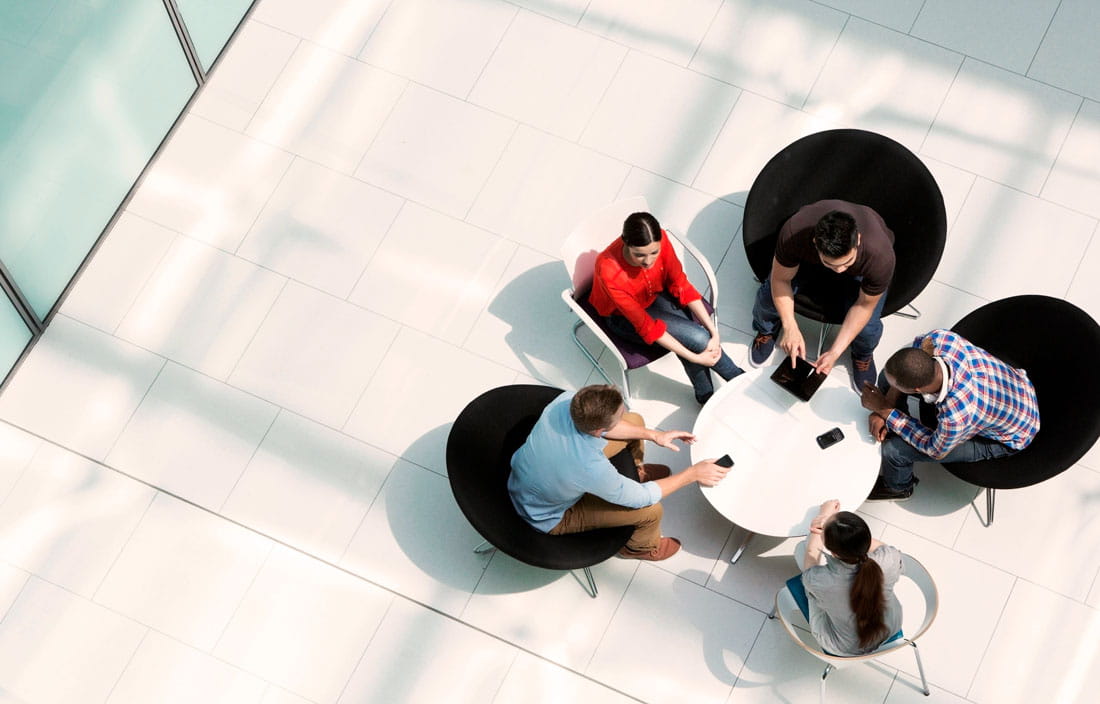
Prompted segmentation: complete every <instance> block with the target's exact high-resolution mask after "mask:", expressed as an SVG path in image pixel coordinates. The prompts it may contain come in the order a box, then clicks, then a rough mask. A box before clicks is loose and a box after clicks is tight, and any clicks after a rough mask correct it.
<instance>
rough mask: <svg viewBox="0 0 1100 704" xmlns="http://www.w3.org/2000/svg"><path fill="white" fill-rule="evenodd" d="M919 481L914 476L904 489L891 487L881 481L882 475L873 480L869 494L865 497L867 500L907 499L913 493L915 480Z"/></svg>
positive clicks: (915, 484)
mask: <svg viewBox="0 0 1100 704" xmlns="http://www.w3.org/2000/svg"><path fill="white" fill-rule="evenodd" d="M918 481H920V480H918V479H917V478H916V477H913V483H912V484H910V485H909V486H907V487H905V488H904V489H891V488H890V487H888V486H886V482H884V481H882V477H879V478H878V479H876V480H875V486H874V488H872V489H871V495H870V496H868V497H867V500H868V501H908V500H909V497H911V496H912V495H913V489H914V488H916V486H917V482H918Z"/></svg>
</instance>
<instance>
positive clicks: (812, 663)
mask: <svg viewBox="0 0 1100 704" xmlns="http://www.w3.org/2000/svg"><path fill="white" fill-rule="evenodd" d="M787 559H790V557H789V556H788V558H787ZM791 564H792V565H793V564H794V560H791ZM777 588H778V586H777ZM772 597H773V598H772V604H771V605H770V606H769V607H768V608H769V610H770V609H771V606H774V604H775V600H774V597H775V594H774V592H773V593H772ZM824 669H825V663H823V662H822V661H820V660H818V659H817V658H815V657H813V656H812V655H810V654H809V653H807V652H806V651H804V650H802V648H800V647H799V646H798V644H796V643H795V642H794V641H792V640H791V637H790V635H789V634H788V633H787V631H786V629H784V628H783V624H782V623H780V621H779V619H778V618H775V619H767V618H765V619H764V627H763V628H762V629H760V636H759V637H758V638H757V639H756V643H755V644H754V645H753V647H752V653H751V654H750V655H749V658H748V662H746V663H745V667H744V669H743V670H742V671H741V677H740V678H739V679H738V680H737V684H736V685H734V687H733V692H732V693H731V694H730V697H729V699H727V700H726V701H727V703H728V704H752V703H753V702H760V703H761V704H764V703H765V702H814V701H817V697H818V692H819V691H820V689H821V673H822V672H823V671H824ZM891 684H894V670H893V669H892V668H887V667H883V666H882V665H880V664H877V663H876V664H867V663H852V664H851V665H848V666H847V667H843V668H840V669H838V670H835V671H834V672H832V673H830V674H829V679H828V681H827V683H826V693H827V695H826V696H827V701H830V702H880V701H882V700H883V698H884V697H885V696H886V692H887V691H888V690H889V689H890V686H891ZM895 686H897V685H896V684H895ZM922 699H923V697H922Z"/></svg>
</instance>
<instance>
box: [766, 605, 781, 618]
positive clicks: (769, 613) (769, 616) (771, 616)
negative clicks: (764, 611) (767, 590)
mask: <svg viewBox="0 0 1100 704" xmlns="http://www.w3.org/2000/svg"><path fill="white" fill-rule="evenodd" d="M778 608H779V607H778V606H773V607H772V610H771V611H769V612H768V618H775V612H776V610H777V609H778Z"/></svg>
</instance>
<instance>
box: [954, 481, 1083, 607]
mask: <svg viewBox="0 0 1100 704" xmlns="http://www.w3.org/2000/svg"><path fill="white" fill-rule="evenodd" d="M1097 494H1100V476H1098V475H1097V473H1096V472H1093V471H1091V470H1088V469H1085V468H1084V467H1077V466H1075V467H1071V468H1070V469H1069V470H1067V471H1065V472H1063V473H1061V474H1059V475H1057V476H1055V477H1053V478H1051V479H1048V480H1047V481H1045V482H1042V483H1040V484H1036V485H1034V486H1029V487H1025V488H1023V489H1013V490H1003V491H998V492H997V493H996V502H997V506H996V507H997V510H996V513H995V514H994V518H995V520H994V521H993V525H992V526H990V527H988V528H986V527H985V526H983V525H982V524H981V522H980V521H979V520H977V518H976V517H973V516H972V517H970V518H968V519H967V521H966V524H965V525H964V526H963V529H962V533H960V534H959V539H958V541H956V543H955V549H956V550H957V551H959V552H960V553H963V554H965V555H970V556H972V557H974V558H976V559H979V560H981V561H982V562H988V563H989V564H991V565H994V566H996V567H1000V568H1001V569H1002V570H1005V571H1006V572H1011V573H1012V574H1015V575H1017V576H1018V577H1020V578H1022V579H1026V580H1028V581H1029V582H1032V583H1033V584H1036V585H1038V586H1041V587H1045V588H1047V589H1050V590H1051V591H1054V592H1058V593H1060V594H1064V595H1065V596H1068V597H1070V598H1071V599H1075V600H1077V601H1085V599H1087V598H1088V594H1089V589H1090V588H1091V587H1092V583H1093V579H1094V578H1095V577H1096V572H1097V570H1098V569H1100V516H1097V514H1096V507H1095V505H1094V504H1093V502H1092V501H1091V500H1090V497H1092V496H1096V495H1097ZM983 496H984V494H983ZM983 503H984V501H983ZM982 509H983V517H984V506H983V507H982ZM1025 517H1026V518H1025ZM1021 519H1023V520H1021ZM1035 526H1044V529H1043V530H1042V531H1038V530H1035ZM1023 555H1027V556H1028V559H1026V560H1025V559H1022V556H1023Z"/></svg>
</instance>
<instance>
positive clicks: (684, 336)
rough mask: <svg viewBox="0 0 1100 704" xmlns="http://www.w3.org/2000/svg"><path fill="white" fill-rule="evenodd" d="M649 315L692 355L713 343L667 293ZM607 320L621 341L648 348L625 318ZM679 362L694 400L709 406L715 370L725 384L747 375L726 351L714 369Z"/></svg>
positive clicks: (650, 309) (684, 360)
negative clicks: (662, 324) (661, 323)
mask: <svg viewBox="0 0 1100 704" xmlns="http://www.w3.org/2000/svg"><path fill="white" fill-rule="evenodd" d="M646 313H648V314H649V315H650V316H651V317H653V318H654V319H656V320H662V321H664V323H665V326H666V328H667V330H668V334H669V335H672V337H673V338H675V339H676V341H677V342H679V343H680V344H681V345H683V346H684V347H686V348H688V349H689V350H691V351H692V352H702V351H703V350H705V349H706V348H707V344H708V343H710V333H709V332H708V331H707V329H706V328H705V327H703V326H702V325H700V324H699V323H697V322H695V320H694V319H693V318H692V317H691V313H689V312H688V311H687V310H685V309H684V308H682V307H680V304H679V303H678V302H677V301H676V299H674V298H673V297H672V296H670V295H668V294H667V293H659V294H657V299H656V300H654V301H653V303H652V305H650V306H649V308H646ZM605 320H606V321H607V326H608V327H609V328H611V331H612V332H613V333H615V334H616V335H618V336H619V337H621V338H623V339H624V340H629V341H630V342H634V343H637V344H642V345H644V344H645V342H644V341H643V340H642V338H641V337H639V336H638V331H637V330H635V329H634V326H633V325H632V324H631V323H630V321H629V320H627V319H626V318H624V317H623V316H621V315H618V314H612V315H609V316H607V318H605ZM678 359H679V360H680V363H681V364H682V365H684V371H685V372H687V377H688V380H689V381H691V387H692V388H693V389H694V390H695V400H696V401H698V402H699V403H706V401H707V399H708V398H710V397H711V394H713V393H714V382H713V381H712V380H711V378H710V371H711V370H712V369H713V370H714V373H715V374H717V375H718V376H720V377H722V378H723V379H725V380H726V381H729V380H730V379H732V378H734V377H735V376H737V375H738V374H741V373H742V372H743V371H744V370H743V369H741V367H739V366H737V365H736V364H734V363H733V360H732V359H730V358H729V355H728V354H726V353H725V352H724V351H723V352H722V356H721V357H719V358H718V363H717V364H715V365H714V366H713V367H704V366H703V365H702V364H696V363H695V362H689V361H687V360H686V359H684V358H683V357H678Z"/></svg>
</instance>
